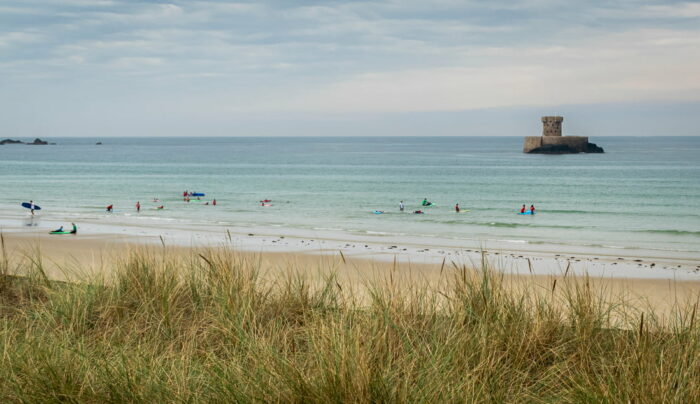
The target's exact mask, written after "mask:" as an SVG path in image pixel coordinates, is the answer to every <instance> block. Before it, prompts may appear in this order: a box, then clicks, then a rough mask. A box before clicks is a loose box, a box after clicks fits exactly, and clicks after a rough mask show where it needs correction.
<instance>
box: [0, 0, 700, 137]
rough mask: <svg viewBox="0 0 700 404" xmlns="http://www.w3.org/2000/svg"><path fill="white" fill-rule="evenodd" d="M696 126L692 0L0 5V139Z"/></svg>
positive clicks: (626, 130) (655, 132)
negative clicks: (555, 118)
mask: <svg viewBox="0 0 700 404" xmlns="http://www.w3.org/2000/svg"><path fill="white" fill-rule="evenodd" d="M542 115H563V116H564V133H565V134H574V135H586V136H609V135H625V136H629V135H642V136H663V135H684V136H688V135H692V136H695V135H700V1H693V2H689V1H680V2H676V1H651V0H619V1H554V0H530V1H515V0H480V1H468V0H467V1H454V0H436V1H431V0H405V1H332V0H331V1H303V0H302V1H253V2H229V1H215V0H210V1H192V0H190V1H168V2H158V1H138V0H124V1H116V0H61V1H57V0H45V1H38V0H1V1H0V137H2V138H5V137H36V136H40V137H41V136H43V137H61V136H92V137H102V136H382V135H384V136H455V135H457V136H470V135H474V136H498V135H506V136H520V135H536V134H538V133H539V132H540V127H541V123H540V119H539V118H540V116H542Z"/></svg>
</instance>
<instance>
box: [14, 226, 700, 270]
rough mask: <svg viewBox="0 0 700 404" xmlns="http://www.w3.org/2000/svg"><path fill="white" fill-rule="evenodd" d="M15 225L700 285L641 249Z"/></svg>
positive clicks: (41, 237) (138, 239)
mask: <svg viewBox="0 0 700 404" xmlns="http://www.w3.org/2000/svg"><path fill="white" fill-rule="evenodd" d="M8 222H9V223H10V225H8ZM15 222H17V223H16V224H15V225H12V221H8V220H7V219H6V218H5V219H4V220H3V221H2V227H0V231H1V232H2V233H3V234H4V235H9V236H12V237H20V238H23V239H27V240H29V239H36V240H38V241H41V243H42V244H44V243H47V242H48V243H50V242H52V241H53V240H56V239H58V238H60V239H65V238H69V239H71V238H72V239H76V240H88V239H104V240H110V241H112V242H124V243H127V244H145V245H154V244H161V243H165V244H166V245H169V246H177V247H219V246H224V245H228V246H232V247H234V248H235V249H236V250H240V251H244V252H255V253H285V254H311V255H333V254H338V252H342V254H343V255H344V256H346V257H353V258H357V259H363V260H368V261H376V262H393V261H397V262H401V263H409V264H418V265H435V264H441V263H442V262H443V261H444V262H445V263H446V264H448V265H467V266H475V264H480V263H481V261H482V259H485V260H486V261H488V262H489V263H490V264H491V266H493V267H494V268H496V269H497V270H499V271H501V272H504V273H507V274H515V275H518V274H520V275H561V274H563V273H565V272H567V273H570V274H571V275H574V276H584V275H589V276H591V277H595V278H598V277H603V278H624V279H666V280H681V281H683V280H688V281H693V280H700V259H698V258H696V257H693V256H692V253H691V254H676V256H669V255H671V254H667V255H666V256H659V255H658V252H656V251H651V252H647V253H648V254H644V253H642V251H640V250H625V249H619V250H615V249H607V248H587V247H579V248H569V249H567V248H565V247H567V246H561V245H551V244H542V245H540V244H536V245H532V244H523V245H520V244H508V243H499V242H479V243H471V244H469V243H463V242H461V241H459V240H444V239H424V240H418V239H417V238H415V237H386V236H377V235H364V236H363V235H354V234H342V233H334V232H332V231H321V230H319V231H308V230H305V229H293V228H282V227H279V228H278V227H236V228H233V227H224V226H201V225H200V226H196V225H188V224H183V223H173V225H170V226H168V225H162V226H159V227H155V226H134V225H128V224H124V223H113V224H105V223H92V222H81V223H79V234H78V235H77V236H71V235H65V236H50V235H49V234H48V229H51V228H54V227H57V226H58V225H61V224H62V225H65V224H66V221H65V220H64V221H57V220H53V219H50V220H46V219H40V221H37V223H36V225H35V226H31V227H28V226H22V225H20V224H21V223H22V221H21V220H15ZM460 244H461V245H460ZM533 247H535V248H533ZM653 253H657V254H656V255H654V254H653ZM482 254H483V255H482Z"/></svg>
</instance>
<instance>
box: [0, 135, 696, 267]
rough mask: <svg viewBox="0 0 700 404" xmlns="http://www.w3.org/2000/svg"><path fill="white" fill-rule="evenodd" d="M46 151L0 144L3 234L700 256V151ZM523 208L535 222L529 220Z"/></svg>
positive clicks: (83, 146)
mask: <svg viewBox="0 0 700 404" xmlns="http://www.w3.org/2000/svg"><path fill="white" fill-rule="evenodd" d="M25 140H31V139H25ZM48 140H49V141H51V142H54V143H56V144H55V145H47V146H34V145H2V146H0V187H1V188H2V193H0V225H1V226H3V227H12V226H16V225H21V224H22V223H25V222H26V218H27V215H28V212H27V210H26V209H24V208H22V207H21V206H20V204H21V203H22V202H28V201H30V200H33V201H34V202H35V203H36V204H37V205H39V206H41V207H42V210H41V212H40V213H41V215H42V217H44V218H46V219H51V220H54V221H56V220H58V221H61V220H65V221H66V222H67V223H68V222H76V223H78V224H79V225H80V224H81V223H93V224H100V223H103V224H110V225H115V224H119V225H124V226H131V225H133V226H151V227H158V226H164V227H172V226H182V227H187V228H207V229H214V230H218V229H220V230H221V231H222V232H223V231H225V230H227V229H232V230H236V231H239V232H240V231H242V232H245V229H247V228H255V229H260V228H263V229H269V231H270V232H280V233H282V232H283V231H285V230H287V231H299V232H306V233H307V234H317V233H319V232H322V233H324V234H332V235H333V237H334V238H337V239H342V238H343V237H348V238H350V237H353V238H355V239H356V238H357V237H363V236H371V237H373V238H385V239H386V240H391V239H392V238H397V237H403V238H410V239H412V240H414V241H415V242H417V243H420V242H421V240H424V241H426V242H428V241H430V242H431V243H433V244H435V243H436V241H439V240H444V241H445V242H446V243H449V244H451V245H459V244H460V243H464V244H465V245H466V244H470V245H474V244H478V243H490V242H502V243H506V245H508V244H507V243H510V244H512V245H519V246H521V247H522V248H527V246H531V247H536V246H539V248H544V247H552V248H555V249H557V250H562V251H566V250H567V249H572V248H578V249H580V248H587V247H590V248H592V249H598V250H600V249H603V250H604V249H606V248H610V249H615V250H620V249H623V250H628V251H631V252H636V253H638V254H647V255H651V256H654V254H659V255H667V254H670V255H680V256H687V257H699V256H700V137H671V136H659V137H599V138H592V139H591V141H592V142H595V143H597V144H598V145H599V146H602V147H603V148H604V149H605V153H603V154H573V155H529V154H523V153H522V143H523V139H522V138H521V137H472V136H470V137H401V136H387V137H170V138H167V137H165V138H164V137H152V138H148V137H145V138H144V137H140V138H134V137H124V138H51V139H48ZM97 142H102V144H101V145H98V144H97ZM185 191H188V192H201V193H204V194H205V196H204V197H202V198H201V199H200V200H197V199H194V198H193V199H191V201H190V202H185V201H184V200H183V197H182V194H183V192H185ZM213 199H216V201H217V204H216V206H213V205H212V204H211V202H212V201H213ZM265 199H269V200H271V202H270V203H269V204H270V205H272V206H266V207H263V206H261V203H260V201H261V200H265ZM424 199H428V200H429V201H431V202H432V203H433V206H430V207H423V206H421V202H422V201H423V200H424ZM137 201H139V202H140V203H141V205H142V210H141V212H140V213H138V214H137V213H136V210H135V204H136V202H137ZM400 201H403V203H404V204H405V206H406V209H405V212H403V213H402V212H399V203H400ZM207 202H209V204H208V205H207ZM455 204H459V206H460V207H461V209H462V210H468V212H462V213H456V212H455V209H454V206H455ZM523 204H525V205H527V206H528V207H529V206H530V205H535V207H536V212H537V213H536V215H534V216H530V215H518V212H519V210H520V207H521V206H522V205H523ZM108 205H113V206H114V212H112V213H108V212H106V209H105V208H106V206H108ZM161 205H162V206H164V207H165V209H163V210H157V209H155V208H156V207H158V206H161ZM415 210H422V211H424V212H425V213H424V214H413V213H412V212H413V211H415ZM375 211H383V212H384V213H382V214H377V213H374V212H375ZM543 246H544V247H543Z"/></svg>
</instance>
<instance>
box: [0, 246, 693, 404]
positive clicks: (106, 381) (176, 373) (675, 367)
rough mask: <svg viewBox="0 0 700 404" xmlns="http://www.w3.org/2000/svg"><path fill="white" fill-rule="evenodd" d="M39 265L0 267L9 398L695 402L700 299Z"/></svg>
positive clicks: (166, 260)
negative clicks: (62, 269) (68, 275)
mask: <svg viewBox="0 0 700 404" xmlns="http://www.w3.org/2000/svg"><path fill="white" fill-rule="evenodd" d="M39 258H40V257H35V258H33V259H31V260H22V261H21V262H17V263H13V262H11V261H10V260H8V259H7V256H6V255H3V259H2V260H0V266H1V267H0V272H1V273H0V353H1V357H0V365H1V366H0V401H1V402H25V403H37V402H57V401H63V402H88V403H89V402H99V403H106V402H113V403H123V402H148V403H160V402H323V403H328V402H367V403H370V402H372V403H375V402H429V403H435V402H498V403H502V402H591V403H593V402H630V403H644V402H649V403H652V402H653V403H658V402H678V403H693V402H700V338H699V337H700V333H699V328H698V325H697V321H696V307H697V306H696V305H692V304H691V305H688V306H687V307H685V306H684V307H679V308H678V309H677V310H676V311H675V312H674V314H673V316H672V318H670V319H668V318H667V319H665V320H663V321H662V320H660V319H659V318H657V317H655V316H654V315H653V314H649V313H650V312H647V313H646V314H645V312H644V311H641V310H638V309H636V308H633V307H628V306H626V305H625V303H624V301H622V300H621V299H620V301H618V302H615V301H614V299H611V298H610V297H609V296H608V297H606V298H604V296H602V295H601V294H600V293H596V292H595V291H593V290H591V288H589V287H588V284H587V282H586V281H585V280H579V281H567V282H562V281H561V280H560V283H561V284H560V285H556V284H553V285H552V289H556V288H559V289H558V290H557V291H556V293H554V291H552V293H548V292H549V291H548V292H547V293H542V292H541V291H528V290H527V289H525V290H520V291H518V292H517V293H516V292H514V291H513V289H512V288H507V287H506V286H505V285H504V282H503V278H502V277H500V276H498V275H497V274H496V273H494V272H491V271H489V270H488V269H487V268H481V269H480V270H476V271H474V270H469V269H467V268H451V269H449V270H447V269H445V276H444V281H443V282H440V283H439V284H438V285H433V286H418V284H415V283H414V284H412V283H401V282H399V281H397V280H396V279H395V277H394V275H395V274H394V273H388V274H387V276H386V277H385V279H384V280H381V279H382V278H378V279H380V280H373V281H366V282H365V283H364V284H362V285H360V286H359V287H357V288H351V287H350V286H349V285H347V284H345V285H344V284H343V282H342V281H340V280H339V277H338V276H336V274H335V273H334V271H333V269H332V268H328V270H327V271H326V272H325V273H326V276H325V277H324V278H323V280H322V281H318V280H314V281H311V280H309V278H307V277H305V276H304V275H303V271H297V270H296V269H297V268H288V270H287V271H280V274H278V275H277V277H273V276H270V275H271V274H262V273H261V271H260V265H259V263H258V261H256V260H255V259H254V258H251V257H250V256H248V255H245V256H244V255H240V254H236V253H235V252H231V251H228V250H225V249H213V250H207V251H202V252H201V253H198V252H193V253H192V255H191V256H190V257H188V258H187V259H183V258H182V256H178V257H177V258H174V257H169V256H168V255H167V254H164V253H157V252H153V251H150V252H149V251H145V250H144V251H140V252H134V253H132V254H130V255H129V256H127V257H125V258H124V259H123V260H122V261H121V262H118V263H116V264H115V267H114V268H113V270H114V271H113V273H114V275H113V276H112V277H111V278H110V279H109V280H100V279H90V281H89V282H74V283H65V282H52V281H49V280H48V279H47V278H46V276H45V275H44V271H43V268H42V265H41V260H40V259H39ZM290 265H291V264H290ZM448 272H449V273H448ZM17 274H21V275H22V276H16V275H17Z"/></svg>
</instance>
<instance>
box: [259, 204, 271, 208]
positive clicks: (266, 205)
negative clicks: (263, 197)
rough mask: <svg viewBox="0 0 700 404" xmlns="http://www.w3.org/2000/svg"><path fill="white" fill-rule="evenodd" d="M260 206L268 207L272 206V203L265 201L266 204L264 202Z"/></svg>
mask: <svg viewBox="0 0 700 404" xmlns="http://www.w3.org/2000/svg"><path fill="white" fill-rule="evenodd" d="M260 206H262V207H265V208H268V207H270V206H272V204H270V203H264V204H262V205H260Z"/></svg>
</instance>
